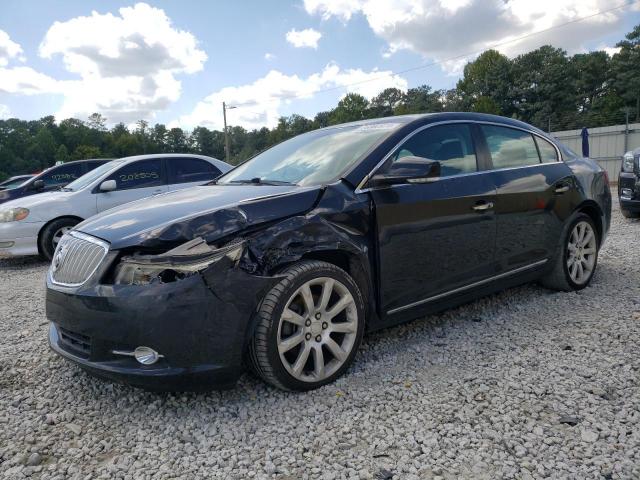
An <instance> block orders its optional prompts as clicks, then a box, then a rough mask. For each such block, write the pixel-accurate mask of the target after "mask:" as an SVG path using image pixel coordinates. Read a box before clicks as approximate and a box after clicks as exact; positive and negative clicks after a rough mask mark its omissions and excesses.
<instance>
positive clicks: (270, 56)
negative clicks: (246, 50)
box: [264, 52, 276, 61]
mask: <svg viewBox="0 0 640 480" xmlns="http://www.w3.org/2000/svg"><path fill="white" fill-rule="evenodd" d="M275 58H276V56H275V55H274V54H273V53H269V52H267V53H265V54H264V59H265V60H268V61H271V60H275Z"/></svg>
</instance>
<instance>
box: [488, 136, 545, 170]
mask: <svg viewBox="0 0 640 480" xmlns="http://www.w3.org/2000/svg"><path fill="white" fill-rule="evenodd" d="M480 129H481V130H482V132H483V133H484V136H485V138H486V140H487V145H488V147H489V152H490V153H491V160H492V161H493V168H496V169H497V168H513V167H526V166H530V165H538V164H539V163H540V157H539V156H538V150H537V148H536V144H535V142H534V140H533V135H531V134H530V133H528V132H525V131H523V130H517V129H515V128H508V127H498V126H495V125H480Z"/></svg>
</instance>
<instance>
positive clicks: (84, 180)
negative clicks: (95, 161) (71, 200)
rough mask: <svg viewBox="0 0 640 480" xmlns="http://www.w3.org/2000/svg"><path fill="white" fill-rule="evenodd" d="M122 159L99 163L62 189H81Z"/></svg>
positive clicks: (115, 165)
mask: <svg viewBox="0 0 640 480" xmlns="http://www.w3.org/2000/svg"><path fill="white" fill-rule="evenodd" d="M123 161H124V160H111V161H110V162H107V163H105V164H103V165H100V166H99V167H97V168H94V169H93V170H91V171H90V172H88V173H85V174H84V175H82V176H81V177H80V178H78V179H77V180H74V181H73V182H71V183H70V184H69V185H67V186H66V187H63V190H68V191H78V190H82V189H83V188H85V187H86V186H87V185H91V184H92V183H93V182H94V181H95V180H96V179H98V178H100V177H101V176H102V175H104V174H105V173H107V172H110V171H111V170H113V169H114V168H116V167H117V166H118V165H120V164H121V163H122V162H123Z"/></svg>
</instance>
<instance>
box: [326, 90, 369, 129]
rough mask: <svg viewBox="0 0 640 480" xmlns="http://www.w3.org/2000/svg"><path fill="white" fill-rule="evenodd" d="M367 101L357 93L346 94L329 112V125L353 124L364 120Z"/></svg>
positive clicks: (367, 105)
mask: <svg viewBox="0 0 640 480" xmlns="http://www.w3.org/2000/svg"><path fill="white" fill-rule="evenodd" d="M367 107H369V101H368V100H367V99H366V98H364V97H363V96H362V95H360V94H358V93H347V94H346V95H345V96H344V97H343V98H342V99H341V100H340V101H339V102H338V106H337V107H336V108H335V109H334V110H333V112H331V117H330V118H331V124H333V125H335V124H336V123H344V122H355V121H357V120H362V119H363V118H366V112H367Z"/></svg>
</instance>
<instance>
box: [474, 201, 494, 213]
mask: <svg viewBox="0 0 640 480" xmlns="http://www.w3.org/2000/svg"><path fill="white" fill-rule="evenodd" d="M471 208H473V209H474V210H475V211H476V212H484V211H487V210H491V209H492V208H493V202H482V203H476V204H475V205H474V206H473V207H471Z"/></svg>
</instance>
